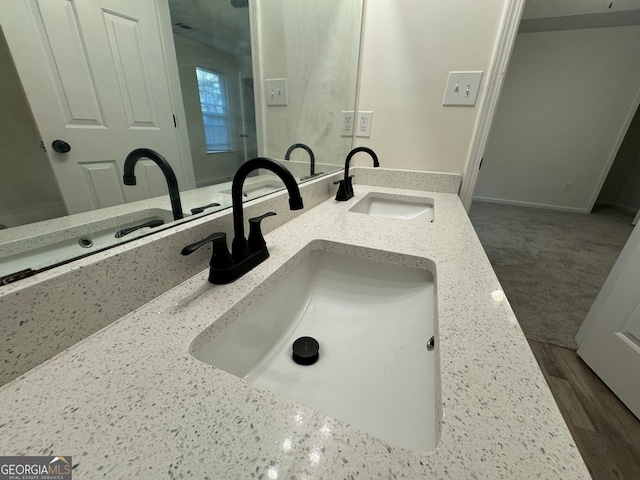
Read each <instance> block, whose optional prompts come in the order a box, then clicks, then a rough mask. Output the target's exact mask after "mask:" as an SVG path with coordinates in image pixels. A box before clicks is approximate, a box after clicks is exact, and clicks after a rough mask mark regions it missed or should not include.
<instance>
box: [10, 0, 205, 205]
mask: <svg viewBox="0 0 640 480" xmlns="http://www.w3.org/2000/svg"><path fill="white" fill-rule="evenodd" d="M160 21H161V19H160V13H159V12H158V7H157V2H156V1H155V0H136V1H135V2H132V1H130V0H89V1H87V0H85V1H77V0H24V1H20V2H2V3H0V24H1V25H2V30H3V32H4V34H5V37H6V39H7V43H8V45H9V49H10V50H11V53H12V56H13V58H14V62H15V65H16V70H17V71H18V75H19V76H20V80H21V82H22V85H23V88H24V91H25V93H26V96H27V99H28V101H29V105H30V107H31V110H32V113H33V116H34V119H35V122H36V125H37V127H38V129H39V131H40V135H41V137H42V140H43V142H44V144H45V146H46V148H47V153H48V156H49V159H50V162H51V164H52V168H53V170H54V173H55V176H56V180H57V182H58V184H59V187H60V190H61V193H62V195H63V198H64V201H65V203H66V205H67V208H68V210H69V213H79V212H84V211H88V210H93V209H96V208H103V207H108V206H113V205H119V204H122V203H126V202H131V201H136V200H142V199H144V198H150V197H155V196H160V195H166V194H167V188H166V182H165V180H164V177H163V176H162V173H161V172H160V170H159V169H158V168H157V166H156V165H155V164H153V163H152V162H150V161H149V162H145V161H142V162H140V163H139V164H138V166H137V167H136V177H137V179H138V185H137V186H135V187H130V186H126V187H125V186H124V185H123V183H122V166H123V163H124V159H125V157H126V156H127V154H128V153H129V152H130V151H131V150H133V149H134V148H138V147H146V148H151V149H153V150H156V151H158V152H159V153H161V154H162V155H163V156H165V157H166V158H167V160H168V161H169V162H170V163H171V164H172V167H173V169H174V171H175V173H176V176H177V178H178V184H179V185H180V188H181V190H186V189H191V188H193V187H194V184H195V181H194V178H193V167H192V165H191V161H190V155H189V153H188V152H184V151H182V150H181V149H180V143H179V137H178V135H179V132H178V130H177V128H176V126H175V120H174V111H175V110H174V104H173V102H174V101H180V99H179V95H177V96H175V97H174V96H173V95H172V89H171V85H170V83H169V80H168V76H167V71H168V65H167V60H166V57H165V52H164V49H163V45H164V42H163V40H162V34H161V31H160ZM56 140H63V141H64V142H66V143H68V144H69V146H70V147H71V149H70V150H69V151H68V152H66V153H65V152H62V153H60V152H57V151H55V150H54V148H53V147H52V144H53V142H55V141H56ZM62 150H64V148H63V149H62Z"/></svg>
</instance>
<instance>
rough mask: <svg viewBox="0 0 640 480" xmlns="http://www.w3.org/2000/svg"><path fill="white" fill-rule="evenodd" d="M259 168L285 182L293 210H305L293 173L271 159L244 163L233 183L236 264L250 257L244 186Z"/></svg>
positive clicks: (232, 245)
mask: <svg viewBox="0 0 640 480" xmlns="http://www.w3.org/2000/svg"><path fill="white" fill-rule="evenodd" d="M259 168H264V169H265V170H269V171H271V172H273V173H275V174H276V175H277V176H278V177H280V179H281V180H282V181H283V182H284V185H285V187H286V188H287V191H288V192H289V208H290V209H291V210H300V209H302V208H304V205H303V203H302V197H301V196H300V189H299V188H298V184H297V183H296V179H295V178H294V177H293V175H292V174H291V172H290V171H289V170H287V168H286V167H285V166H284V165H282V164H281V163H280V162H276V161H275V160H272V159H270V158H266V157H257V158H253V159H251V160H249V161H247V162H245V163H243V164H242V165H241V166H240V168H238V171H237V172H236V174H235V176H234V177H233V183H232V184H231V201H232V205H233V229H234V237H233V242H232V244H231V252H232V253H231V254H232V256H233V260H234V261H235V262H240V261H242V260H244V259H245V258H246V257H247V256H248V255H249V245H248V242H247V239H246V238H245V237H244V216H243V213H242V186H243V185H244V181H245V179H246V178H247V176H248V175H249V174H250V173H251V172H253V171H254V170H257V169H259Z"/></svg>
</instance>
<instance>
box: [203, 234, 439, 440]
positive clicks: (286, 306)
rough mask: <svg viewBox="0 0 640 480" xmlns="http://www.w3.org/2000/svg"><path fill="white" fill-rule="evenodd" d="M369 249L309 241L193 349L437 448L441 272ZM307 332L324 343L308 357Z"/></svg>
mask: <svg viewBox="0 0 640 480" xmlns="http://www.w3.org/2000/svg"><path fill="white" fill-rule="evenodd" d="M330 245H334V246H335V247H330V248H331V250H334V249H340V248H341V247H344V246H340V245H337V244H330ZM366 252H368V253H365V254H366V255H367V257H369V258H360V257H355V256H350V255H345V254H342V253H333V252H330V251H327V250H321V249H315V250H311V251H310V252H309V253H307V254H305V255H304V256H303V257H302V258H301V260H300V261H299V263H297V265H295V266H294V267H293V268H292V270H290V271H289V272H288V273H287V274H286V276H284V277H283V278H281V279H280V280H278V281H277V283H275V285H274V286H273V287H272V288H271V289H270V290H269V291H268V292H266V294H264V295H263V296H262V297H261V298H259V299H258V300H257V301H254V302H253V303H251V304H250V306H249V307H248V308H247V309H246V310H244V311H242V310H243V309H244V307H242V306H238V307H236V308H235V309H234V310H232V311H231V312H229V313H228V314H227V315H225V316H224V317H222V318H220V319H219V320H217V321H216V322H215V323H214V324H213V325H212V326H211V327H209V328H208V329H207V330H205V331H204V332H203V333H201V334H200V335H199V336H198V337H197V338H196V339H195V340H194V341H193V343H192V345H191V353H192V355H194V356H195V357H196V358H198V359H199V360H201V361H203V362H206V363H208V364H210V365H213V366H215V367H218V368H220V369H222V370H225V371H227V372H229V373H231V374H233V375H236V376H238V377H240V378H243V379H245V380H246V381H248V382H250V383H252V384H255V385H258V386H261V387H264V388H267V389H269V390H271V391H273V392H275V393H278V394H280V395H283V396H285V397H287V398H289V399H292V400H294V401H296V402H299V403H301V404H303V405H306V406H309V407H311V408H313V409H314V410H316V411H318V412H321V413H323V414H326V415H330V416H332V417H335V418H337V419H340V420H342V421H345V422H347V423H349V424H351V425H353V426H355V427H358V428H360V429H362V430H364V431H366V432H369V433H371V434H373V435H376V436H378V437H380V438H383V439H385V440H386V441H388V442H389V443H390V444H392V445H395V446H400V447H404V448H408V449H412V450H417V451H423V452H424V451H429V450H432V449H434V448H435V445H436V442H437V430H438V424H439V415H438V413H437V412H438V411H439V408H438V407H436V399H437V398H439V393H438V389H439V386H438V384H437V381H436V363H437V362H436V352H435V351H434V350H433V349H431V350H428V348H427V343H428V341H429V339H430V338H431V337H432V336H433V335H434V330H435V286H434V285H435V281H434V277H433V275H432V274H431V273H430V271H429V270H427V266H425V268H424V269H423V268H416V267H410V266H401V265H397V264H392V263H387V262H384V261H379V260H373V259H371V256H372V255H373V256H378V255H376V254H375V253H373V254H371V251H369V250H367V251H366ZM397 258H398V261H400V262H402V259H401V256H397ZM403 258H407V257H403ZM404 261H405V262H407V263H408V260H404ZM414 264H415V262H414ZM304 336H308V337H312V338H314V339H316V340H317V342H318V343H319V346H320V350H319V358H318V360H317V362H316V363H314V364H312V365H307V366H305V365H299V364H297V363H295V362H294V361H293V359H292V344H293V342H294V341H295V340H296V339H297V338H299V337H304Z"/></svg>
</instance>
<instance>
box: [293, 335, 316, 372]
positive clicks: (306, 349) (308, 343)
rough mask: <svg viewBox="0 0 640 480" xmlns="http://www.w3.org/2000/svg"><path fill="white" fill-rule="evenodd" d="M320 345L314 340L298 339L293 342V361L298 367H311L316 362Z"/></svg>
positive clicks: (310, 338)
mask: <svg viewBox="0 0 640 480" xmlns="http://www.w3.org/2000/svg"><path fill="white" fill-rule="evenodd" d="M319 350H320V344H319V343H318V341H317V340H316V339H315V338H312V337H300V338H298V339H297V340H296V341H295V342H293V355H292V357H293V361H294V362H296V363H297V364H298V365H313V364H314V363H316V362H317V361H318V351H319Z"/></svg>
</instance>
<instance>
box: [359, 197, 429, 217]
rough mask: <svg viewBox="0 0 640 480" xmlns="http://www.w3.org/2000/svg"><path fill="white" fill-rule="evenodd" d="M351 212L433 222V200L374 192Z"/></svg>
mask: <svg viewBox="0 0 640 480" xmlns="http://www.w3.org/2000/svg"><path fill="white" fill-rule="evenodd" d="M349 211H350V212H355V213H365V214H368V215H380V216H383V217H393V218H401V219H403V220H418V221H421V222H433V200H432V199H431V198H420V197H411V196H406V195H390V194H385V193H379V192H372V193H368V194H366V195H365V196H364V198H363V199H362V200H360V201H359V202H358V203H356V204H355V205H354V206H353V207H351V208H350V209H349Z"/></svg>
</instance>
